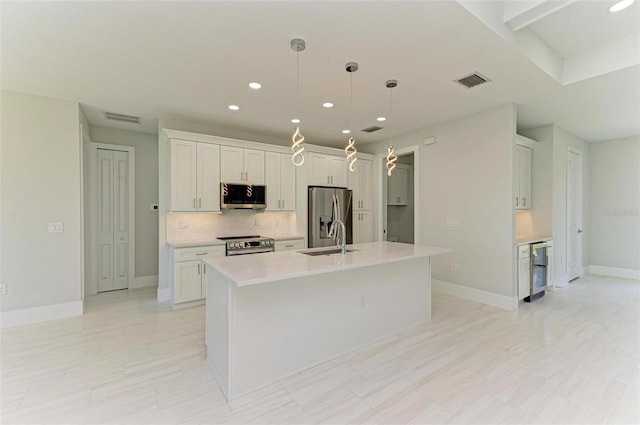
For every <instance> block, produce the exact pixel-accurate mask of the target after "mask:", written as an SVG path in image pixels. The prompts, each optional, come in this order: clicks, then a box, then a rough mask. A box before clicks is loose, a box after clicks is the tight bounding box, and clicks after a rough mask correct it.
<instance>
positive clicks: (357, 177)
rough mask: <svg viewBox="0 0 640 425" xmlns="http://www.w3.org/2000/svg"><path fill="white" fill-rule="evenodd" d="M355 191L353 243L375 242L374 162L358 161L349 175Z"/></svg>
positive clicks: (351, 185)
mask: <svg viewBox="0 0 640 425" xmlns="http://www.w3.org/2000/svg"><path fill="white" fill-rule="evenodd" d="M349 183H350V184H349V187H350V188H351V189H352V190H353V221H352V223H353V243H367V242H373V240H374V236H373V234H374V230H373V160H369V159H362V158H360V159H358V162H356V171H354V172H352V173H349Z"/></svg>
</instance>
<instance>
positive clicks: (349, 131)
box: [342, 130, 351, 134]
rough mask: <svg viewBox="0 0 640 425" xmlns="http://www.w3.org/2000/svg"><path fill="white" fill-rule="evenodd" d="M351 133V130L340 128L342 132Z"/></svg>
mask: <svg viewBox="0 0 640 425" xmlns="http://www.w3.org/2000/svg"><path fill="white" fill-rule="evenodd" d="M349 133H351V130H342V134H349Z"/></svg>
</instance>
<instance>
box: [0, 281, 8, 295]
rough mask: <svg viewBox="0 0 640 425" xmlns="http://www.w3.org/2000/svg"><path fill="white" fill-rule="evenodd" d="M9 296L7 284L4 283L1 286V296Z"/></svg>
mask: <svg viewBox="0 0 640 425" xmlns="http://www.w3.org/2000/svg"><path fill="white" fill-rule="evenodd" d="M6 294H7V284H6V283H3V284H0V295H6Z"/></svg>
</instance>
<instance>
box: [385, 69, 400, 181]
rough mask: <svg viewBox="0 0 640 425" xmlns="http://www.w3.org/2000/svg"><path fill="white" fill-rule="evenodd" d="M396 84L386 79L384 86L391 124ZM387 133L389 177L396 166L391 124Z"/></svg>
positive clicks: (396, 81) (396, 82)
mask: <svg viewBox="0 0 640 425" xmlns="http://www.w3.org/2000/svg"><path fill="white" fill-rule="evenodd" d="M397 85H398V80H387V82H386V83H385V87H387V88H388V89H391V90H389V94H390V96H389V99H390V101H389V105H390V108H389V118H390V119H391V124H393V89H394V87H396V86H397ZM389 133H390V137H389V145H390V146H389V147H388V148H387V164H386V167H387V176H389V177H391V174H392V173H393V169H394V168H396V161H397V160H398V157H397V156H396V154H395V153H394V152H393V129H392V126H389Z"/></svg>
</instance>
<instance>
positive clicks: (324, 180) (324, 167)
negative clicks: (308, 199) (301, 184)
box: [308, 152, 348, 187]
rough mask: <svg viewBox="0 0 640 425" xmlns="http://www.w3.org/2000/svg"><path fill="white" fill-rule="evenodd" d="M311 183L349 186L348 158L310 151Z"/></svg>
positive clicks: (313, 184)
mask: <svg viewBox="0 0 640 425" xmlns="http://www.w3.org/2000/svg"><path fill="white" fill-rule="evenodd" d="M308 179H309V184H310V185H312V186H336V187H347V185H348V181H347V160H346V158H344V157H340V156H334V155H326V154H322V153H317V152H311V153H309V176H308Z"/></svg>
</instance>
